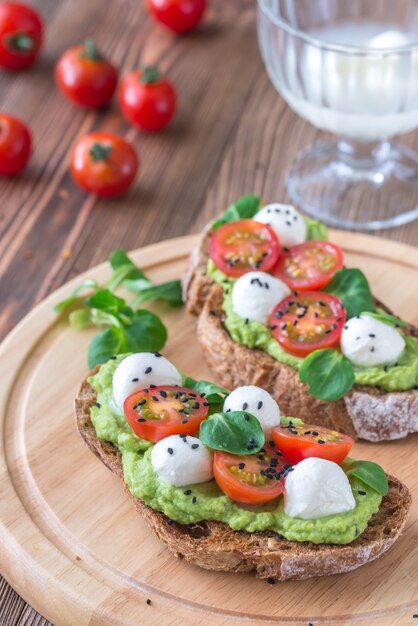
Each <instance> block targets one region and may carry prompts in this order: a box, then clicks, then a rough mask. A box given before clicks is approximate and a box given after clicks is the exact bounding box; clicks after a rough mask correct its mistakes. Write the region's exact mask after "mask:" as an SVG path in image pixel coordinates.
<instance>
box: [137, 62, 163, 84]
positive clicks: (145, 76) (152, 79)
mask: <svg viewBox="0 0 418 626" xmlns="http://www.w3.org/2000/svg"><path fill="white" fill-rule="evenodd" d="M139 80H140V82H141V83H144V85H151V84H152V83H158V81H159V80H160V73H159V71H158V69H157V68H156V66H155V65H146V66H145V67H144V68H143V69H142V73H141V75H140V77H139Z"/></svg>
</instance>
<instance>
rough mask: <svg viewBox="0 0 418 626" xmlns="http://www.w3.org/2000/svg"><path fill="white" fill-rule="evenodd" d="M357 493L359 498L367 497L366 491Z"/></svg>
mask: <svg viewBox="0 0 418 626" xmlns="http://www.w3.org/2000/svg"><path fill="white" fill-rule="evenodd" d="M357 493H358V494H359V496H365V495H367V494H366V492H365V491H357Z"/></svg>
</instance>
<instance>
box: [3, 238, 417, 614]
mask: <svg viewBox="0 0 418 626" xmlns="http://www.w3.org/2000/svg"><path fill="white" fill-rule="evenodd" d="M331 238H332V240H333V241H335V242H336V243H337V244H339V245H341V246H342V247H343V249H344V252H345V257H346V259H347V264H348V265H350V266H357V267H360V268H361V269H363V270H364V271H366V272H367V275H368V277H369V279H370V281H371V283H372V284H373V286H374V291H375V293H376V295H377V296H378V297H379V298H382V297H383V296H384V295H385V294H386V296H387V298H386V299H387V301H388V304H389V305H390V306H394V304H395V303H396V306H397V310H398V312H399V314H400V315H401V316H403V317H405V318H406V319H408V320H409V321H411V322H412V323H414V324H417V323H418V314H417V311H416V310H413V311H412V310H411V308H410V306H409V300H408V298H407V297H406V295H405V293H406V290H405V284H408V285H413V286H414V287H413V289H412V291H410V294H411V297H418V291H417V290H418V253H417V252H416V251H414V250H412V251H411V250H410V249H409V248H407V247H405V246H402V245H400V244H397V243H395V242H390V243H388V245H387V246H386V247H385V249H383V248H382V241H381V240H379V239H374V238H371V237H365V236H362V235H350V236H349V237H348V238H347V235H346V234H345V233H341V232H333V233H331ZM195 241H196V236H189V237H183V238H181V239H177V240H176V239H173V240H169V241H167V242H161V243H157V244H154V245H152V246H150V247H145V248H142V249H140V250H137V251H135V252H133V253H132V258H133V259H134V260H135V261H136V262H137V263H138V264H139V265H140V266H141V267H142V268H143V269H144V270H145V272H146V273H147V274H148V275H149V276H150V277H151V279H153V280H154V281H156V282H161V281H163V280H170V279H172V278H174V277H175V276H179V275H181V274H182V272H183V271H184V269H185V266H186V262H187V258H188V253H189V252H190V250H191V249H192V246H193V245H194V244H195ZM400 275H402V276H403V280H399V276H400ZM87 276H90V277H92V278H95V279H96V280H98V281H99V282H104V281H105V280H106V278H107V277H108V276H109V269H108V265H107V264H102V265H100V266H98V267H96V268H92V269H90V270H88V271H87V272H86V273H85V274H84V275H81V276H79V277H76V278H75V279H74V280H73V281H70V282H69V283H68V284H67V285H65V286H63V287H62V288H61V289H60V290H58V291H57V292H55V293H53V294H51V295H50V296H49V297H48V298H47V299H46V300H45V301H43V302H42V303H41V304H40V305H39V306H38V307H36V308H35V309H34V310H33V311H32V312H31V313H30V314H29V315H28V316H26V318H25V319H24V320H23V321H22V323H21V324H20V325H19V326H18V327H17V328H16V329H15V331H13V332H12V333H11V334H10V335H9V337H8V338H7V339H6V341H5V342H4V343H3V344H2V346H1V348H0V379H1V381H2V386H1V388H0V416H1V420H0V424H1V430H2V432H3V433H4V437H3V438H2V439H1V440H0V500H1V501H2V502H7V507H3V508H2V510H1V514H0V558H1V559H2V564H3V567H4V573H5V576H6V578H7V579H8V580H10V581H11V582H12V583H13V585H15V587H16V588H17V590H18V591H20V592H21V593H23V595H24V596H25V597H26V598H27V599H28V600H30V601H31V602H32V603H33V604H34V606H35V607H36V608H37V609H38V610H41V611H42V612H44V613H45V614H46V615H47V616H48V617H50V618H51V619H53V620H55V622H56V623H57V624H62V625H63V626H66V625H68V626H73V625H77V626H87V625H89V626H92V625H96V624H97V625H98V626H99V625H100V626H114V625H117V624H120V625H121V626H122V625H123V626H134V625H135V626H136V623H137V616H138V611H139V608H140V607H143V610H144V611H146V613H144V614H143V620H144V623H145V624H149V625H150V626H151V625H152V624H157V623H158V624H161V623H162V624H170V625H171V624H179V625H180V624H181V625H182V626H194V624H196V623H210V624H211V626H212V625H213V626H226V624H228V623H229V621H230V620H231V619H232V618H233V619H234V620H236V621H238V622H240V621H242V620H244V619H245V620H246V621H248V622H249V623H251V624H257V625H258V624H260V623H264V624H299V625H303V624H306V623H308V622H309V621H311V622H313V623H329V624H333V626H349V624H351V625H353V624H358V626H360V624H362V623H364V622H365V621H366V623H367V624H368V625H370V626H382V625H383V626H385V625H386V624H387V626H389V625H390V626H402V625H403V624H407V623H408V621H409V620H410V619H412V615H413V611H414V607H415V604H416V602H417V601H418V587H417V582H418V581H417V577H416V575H414V572H415V571H416V561H417V555H418V542H417V535H416V533H417V507H418V500H417V498H415V501H414V503H413V507H412V510H411V514H410V519H409V521H408V522H407V525H406V527H405V530H404V533H403V534H402V536H401V537H400V538H399V540H398V541H397V542H396V544H395V545H394V546H393V547H392V548H391V549H390V551H389V552H388V553H387V554H385V555H383V556H382V557H381V558H380V559H378V560H377V561H375V562H373V563H369V564H367V565H366V566H364V567H362V568H360V569H359V570H357V571H353V572H350V573H348V574H345V575H343V576H332V577H329V578H327V577H323V578H321V577H319V578H312V579H308V580H305V581H286V582H284V583H280V584H278V585H276V586H275V587H274V588H273V587H272V586H271V585H268V584H267V583H266V581H261V580H256V579H255V577H254V575H251V574H225V573H217V572H208V571H205V570H200V569H199V568H196V567H192V566H190V565H188V564H187V563H186V562H185V561H178V560H176V559H175V558H173V556H172V555H171V553H170V552H168V551H167V550H165V549H164V548H163V547H162V545H161V544H160V543H159V542H158V540H157V539H156V538H155V537H154V536H153V535H152V534H151V533H150V532H149V530H148V529H147V528H146V526H145V523H144V521H143V520H142V519H141V517H140V516H139V515H138V513H137V512H136V511H135V509H134V507H132V504H131V502H130V501H129V499H128V498H127V497H126V495H125V494H124V491H123V489H122V488H121V486H120V484H118V480H117V479H116V478H115V477H114V476H112V475H111V474H109V473H108V471H107V470H106V468H104V466H103V465H101V464H100V463H99V462H98V461H97V459H96V458H95V456H94V455H93V454H91V452H90V451H89V450H88V449H87V448H86V447H85V446H84V444H83V442H82V440H81V438H80V436H79V435H78V433H77V430H76V428H75V424H74V415H73V410H72V402H73V399H74V396H75V394H76V390H77V388H78V386H79V384H80V380H81V379H83V378H84V376H85V375H86V372H87V368H86V348H87V345H88V342H89V341H90V338H91V336H92V333H93V332H94V330H86V331H84V332H79V331H75V330H73V329H71V328H69V327H68V325H67V324H66V323H65V320H59V319H57V318H56V316H55V314H54V312H53V305H54V304H55V303H56V302H58V301H59V300H61V299H63V298H65V297H67V296H68V294H69V293H70V292H71V291H72V290H73V289H74V286H75V285H76V284H78V283H79V281H80V280H83V279H84V278H86V277H87ZM389 290H390V297H388V293H389ZM153 308H157V310H158V311H159V312H160V314H162V315H163V317H164V320H165V322H166V324H167V326H168V327H169V329H170V335H169V340H168V342H167V345H166V346H165V349H164V353H165V354H166V356H167V357H168V358H169V359H171V360H172V361H173V362H175V363H176V365H177V366H178V367H179V369H180V370H182V371H184V372H190V373H193V375H194V376H196V377H197V378H202V379H206V380H207V379H210V378H211V375H210V372H209V370H208V368H207V366H206V365H205V363H204V361H203V359H202V355H201V352H200V349H199V347H198V344H197V343H196V342H195V341H194V337H195V320H194V318H190V317H189V316H187V314H185V312H184V311H183V310H181V309H169V308H168V307H167V306H165V307H163V308H162V305H161V304H160V305H157V304H155V305H153ZM184 346H187V347H188V349H187V350H185V349H184ZM63 363H65V364H66V365H65V368H63V366H62V364H63ZM416 443H417V436H416V435H415V436H410V437H408V438H407V439H403V440H398V441H393V442H387V443H386V444H385V445H381V446H377V445H376V444H370V443H366V442H361V443H357V444H356V446H355V450H354V451H353V455H354V456H355V457H356V456H357V457H359V458H371V457H372V458H373V459H374V460H376V461H377V462H378V463H381V464H382V465H384V467H385V469H386V470H387V471H388V473H392V474H396V475H397V477H398V478H399V479H400V480H401V481H402V482H404V483H405V484H406V485H407V486H408V487H409V488H410V490H411V492H412V495H413V496H414V495H416V494H418V476H417V472H416V460H415V456H414V450H415V447H416ZM147 598H151V599H152V606H151V607H149V606H148V605H146V599H147ZM196 612H198V614H199V616H200V617H199V620H200V621H199V620H197V619H196ZM407 620H408V621H407Z"/></svg>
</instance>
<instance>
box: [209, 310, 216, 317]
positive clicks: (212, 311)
mask: <svg viewBox="0 0 418 626" xmlns="http://www.w3.org/2000/svg"><path fill="white" fill-rule="evenodd" d="M209 315H212V316H213V317H216V311H214V310H213V309H211V310H210V311H209Z"/></svg>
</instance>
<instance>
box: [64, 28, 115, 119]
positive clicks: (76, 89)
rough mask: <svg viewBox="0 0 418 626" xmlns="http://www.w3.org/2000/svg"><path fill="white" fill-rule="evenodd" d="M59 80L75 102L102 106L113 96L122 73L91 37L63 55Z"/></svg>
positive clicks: (87, 105) (67, 94)
mask: <svg viewBox="0 0 418 626" xmlns="http://www.w3.org/2000/svg"><path fill="white" fill-rule="evenodd" d="M55 80H56V82H57V85H58V88H59V90H60V91H61V93H62V94H63V95H64V96H65V97H66V98H68V100H70V101H71V102H73V103H74V104H77V105H80V106H86V107H93V108H98V107H102V106H104V105H105V104H108V103H109V102H110V100H111V99H112V96H113V94H114V93H115V89H116V84H117V82H118V73H117V70H116V68H115V66H114V65H112V63H110V61H108V60H107V59H106V58H105V57H104V56H103V55H102V54H101V53H100V52H99V50H98V49H97V48H96V46H95V44H94V43H93V42H92V41H91V40H87V41H86V43H85V44H84V45H83V46H76V47H75V48H70V49H69V50H67V51H66V52H64V54H63V55H62V56H61V57H60V58H59V60H58V62H57V65H56V67H55Z"/></svg>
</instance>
